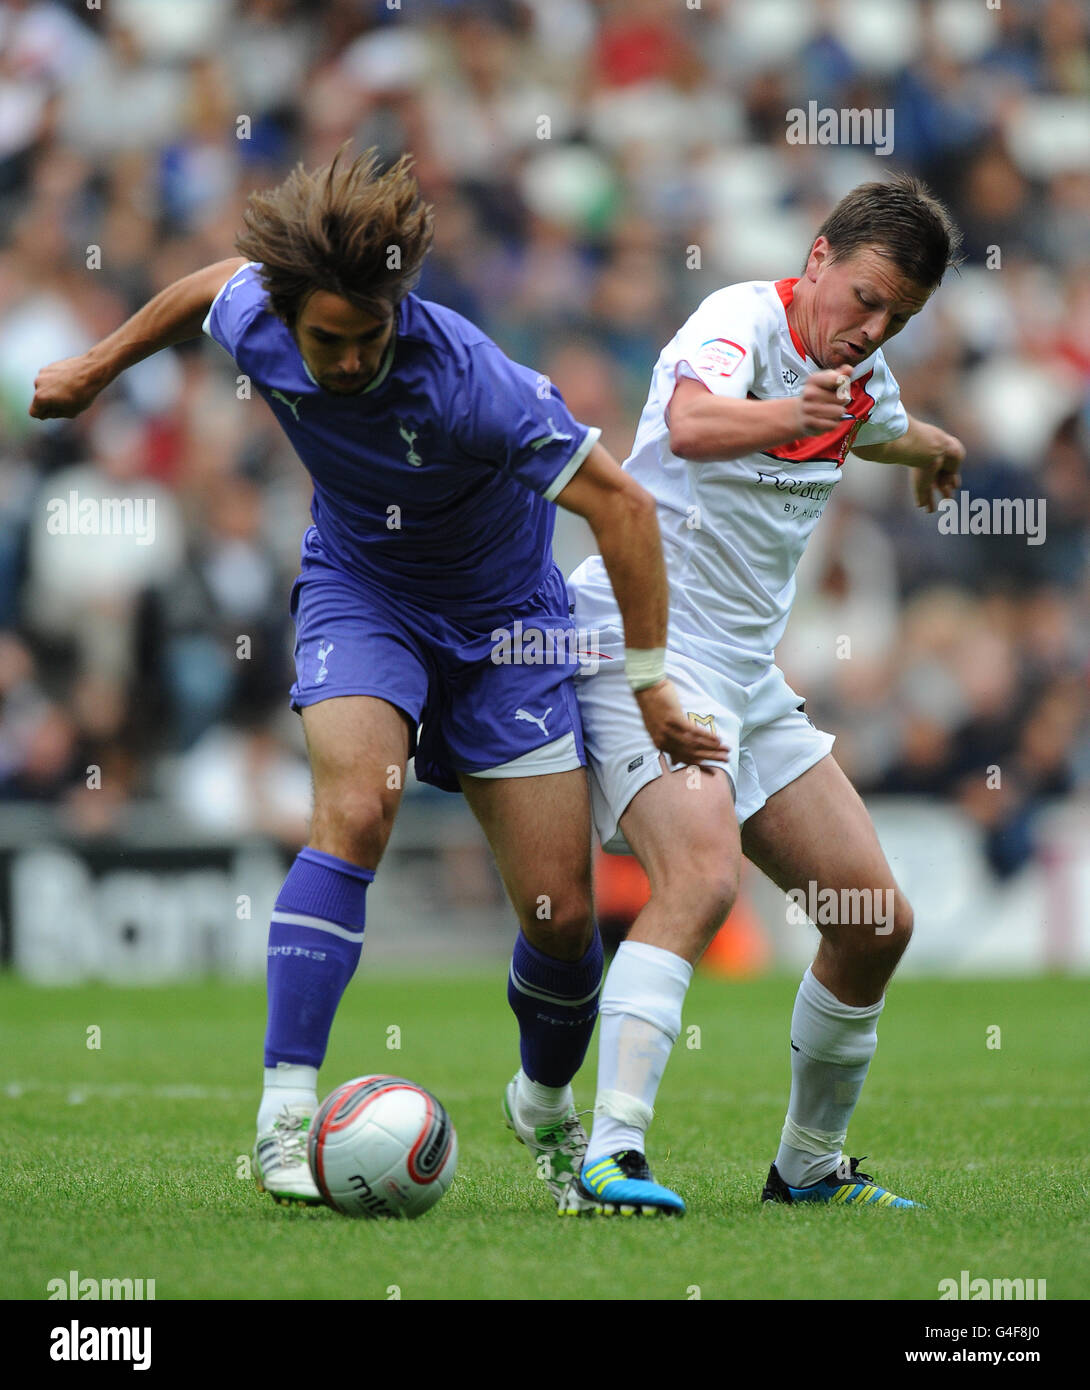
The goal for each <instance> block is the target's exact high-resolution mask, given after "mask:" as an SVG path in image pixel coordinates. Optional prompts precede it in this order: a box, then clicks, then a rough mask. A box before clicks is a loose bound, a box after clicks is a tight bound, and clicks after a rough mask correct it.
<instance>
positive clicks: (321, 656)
mask: <svg viewBox="0 0 1090 1390" xmlns="http://www.w3.org/2000/svg"><path fill="white" fill-rule="evenodd" d="M332 650H333V643H332V642H319V643H318V674H317V675H316V676H315V677H314V684H315V685H321V684H322V682H323V681H324V680H325V678H326V676H328V675H329V671H328V670H327V669H326V658H327V657H328V656H329V653H330V652H331V651H332Z"/></svg>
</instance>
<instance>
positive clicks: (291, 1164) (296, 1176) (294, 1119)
mask: <svg viewBox="0 0 1090 1390" xmlns="http://www.w3.org/2000/svg"><path fill="white" fill-rule="evenodd" d="M313 1116H314V1112H313V1110H312V1109H310V1108H309V1107H308V1106H305V1105H285V1106H284V1108H283V1110H281V1111H280V1113H279V1114H278V1115H277V1117H276V1119H275V1120H274V1121H273V1123H272V1128H271V1129H267V1130H265V1131H264V1132H263V1133H261V1134H259V1135H258V1136H257V1142H256V1143H255V1144H254V1181H255V1182H256V1183H257V1190H258V1192H267V1193H268V1194H269V1196H270V1197H271V1198H272V1199H273V1201H274V1202H289V1203H290V1202H301V1203H303V1204H304V1205H305V1206H321V1205H322V1204H323V1203H324V1200H325V1199H324V1198H323V1197H322V1194H321V1193H320V1192H319V1191H318V1186H317V1184H316V1183H315V1181H314V1178H313V1177H312V1176H311V1172H310V1164H309V1163H308V1162H307V1130H308V1129H309V1128H310V1122H311V1120H312V1119H313Z"/></svg>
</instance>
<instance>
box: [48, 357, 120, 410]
mask: <svg viewBox="0 0 1090 1390" xmlns="http://www.w3.org/2000/svg"><path fill="white" fill-rule="evenodd" d="M107 384H108V378H106V379H104V377H103V373H102V371H101V369H100V368H98V367H96V365H95V364H94V363H93V362H91V361H90V360H89V359H88V357H87V355H86V354H84V356H82V357H65V358H62V360H61V361H60V362H51V363H50V364H49V366H48V367H43V368H42V370H41V371H40V372H39V373H38V375H37V376H36V377H35V378H34V399H33V400H32V401H31V403H30V414H31V415H33V417H34V418H35V419H36V420H55V419H62V420H70V419H72V418H73V416H76V415H79V414H80V412H81V411H84V410H86V409H87V407H88V406H89V405H90V404H91V402H92V401H93V400H94V399H95V397H96V396H97V395H98V393H99V392H100V391H101V390H102V388H103V387H104V386H106V385H107Z"/></svg>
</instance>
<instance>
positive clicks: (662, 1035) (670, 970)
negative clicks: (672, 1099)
mask: <svg viewBox="0 0 1090 1390" xmlns="http://www.w3.org/2000/svg"><path fill="white" fill-rule="evenodd" d="M692 977H693V967H692V966H691V965H690V964H689V962H688V961H687V960H683V959H682V958H681V956H677V955H675V954H674V953H673V951H664V950H663V949H662V948H661V947H659V946H648V945H646V944H645V943H644V942H642V941H624V942H622V943H621V945H620V946H619V947H618V949H617V954H616V956H614V958H613V964H612V965H611V966H610V967H609V972H608V974H607V975H606V978H605V983H604V984H603V986H602V1001H601V1004H600V1006H599V1015H600V1019H601V1023H600V1032H599V1036H598V1096H597V1100H596V1101H595V1106H594V1128H593V1130H592V1132H591V1137H590V1146H589V1148H588V1149H587V1157H586V1160H585V1162H584V1167H586V1166H587V1164H589V1163H592V1162H597V1161H598V1159H601V1158H606V1157H607V1156H609V1155H610V1154H615V1153H620V1152H621V1151H622V1150H623V1149H637V1150H638V1151H639V1152H640V1153H643V1152H645V1147H644V1146H645V1137H644V1136H645V1135H646V1133H647V1127H648V1125H649V1124H650V1123H651V1119H652V1117H653V1115H654V1113H655V1111H654V1104H655V1096H656V1095H657V1094H658V1089H659V1083H660V1082H661V1081H662V1074H663V1072H664V1071H665V1070H666V1063H667V1061H668V1060H669V1057H670V1049H671V1048H672V1047H673V1045H674V1043H675V1042H676V1041H677V1036H678V1034H679V1033H680V1032H681V1006H682V1004H683V1003H684V1001H685V992H686V990H688V988H689V981H690V980H691V979H692Z"/></svg>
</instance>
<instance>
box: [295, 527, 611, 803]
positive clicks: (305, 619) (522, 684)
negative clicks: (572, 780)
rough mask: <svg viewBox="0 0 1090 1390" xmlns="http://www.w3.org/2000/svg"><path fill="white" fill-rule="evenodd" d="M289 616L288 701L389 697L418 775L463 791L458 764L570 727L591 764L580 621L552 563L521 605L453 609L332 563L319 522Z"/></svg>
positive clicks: (497, 757) (479, 762)
mask: <svg viewBox="0 0 1090 1390" xmlns="http://www.w3.org/2000/svg"><path fill="white" fill-rule="evenodd" d="M291 614H292V617H293V618H294V620H295V631H296V641H295V673H296V678H295V684H294V685H293V686H292V688H291V700H292V708H293V709H295V710H300V709H302V708H303V707H304V706H306V705H315V704H318V703H319V701H321V700H331V699H336V698H337V697H339V696H344V695H372V696H375V697H376V698H378V699H380V700H386V701H388V702H389V703H390V704H391V705H394V706H396V708H397V709H399V710H401V711H403V712H404V714H405V715H406V716H407V718H408V720H409V723H410V725H411V726H412V729H413V731H414V733H413V737H412V738H411V741H410V750H409V751H410V756H415V759H416V775H417V778H418V779H419V780H420V781H421V782H429V783H431V784H432V785H433V786H436V787H441V788H442V789H443V790H444V791H458V790H459V786H458V779H457V773H458V772H468V773H482V772H486V771H488V770H489V769H492V768H497V767H501V766H502V765H503V764H506V763H509V762H511V761H512V760H513V759H515V758H521V757H524V756H525V755H527V754H530V753H533V752H534V750H536V749H540V748H543V747H545V746H546V745H549V744H553V743H556V742H557V741H558V740H560V739H564V738H566V737H567V736H569V735H571V736H573V737H574V749H575V752H576V754H577V756H578V761H579V764H580V765H581V766H582V765H585V762H586V757H585V754H584V752H583V731H582V726H581V724H580V719H579V705H578V702H577V700H576V697H575V691H574V687H573V677H574V675H575V673H576V672H577V671H578V670H579V660H578V656H577V654H576V650H575V641H574V637H575V625H574V624H573V622H572V620H571V618H570V617H569V616H568V595H567V589H566V586H565V584H564V578H563V575H562V574H561V573H560V570H559V569H558V568H557V567H556V565H553V566H552V568H551V570H550V571H549V573H548V574H547V575H546V577H545V579H544V581H543V582H542V584H541V586H540V588H539V589H538V590H537V592H536V593H535V594H533V595H532V596H531V597H530V598H529V599H527V600H526V601H525V602H523V603H520V604H518V605H517V606H516V607H514V608H511V609H506V610H498V611H493V612H489V613H488V614H487V615H481V614H479V613H474V614H473V616H472V617H456V616H453V615H450V614H441V613H436V612H434V611H430V610H429V609H427V608H425V607H421V606H419V605H417V604H415V603H413V602H412V601H411V600H410V599H409V598H407V597H406V596H405V595H403V594H395V593H393V592H390V591H388V590H384V589H382V588H380V587H379V586H377V585H372V584H368V583H366V582H365V581H363V580H361V579H359V578H358V577H357V576H355V575H349V574H348V573H346V571H345V570H343V569H342V568H340V567H339V566H336V565H333V564H331V563H330V562H329V561H328V560H327V559H326V558H325V557H324V556H323V555H322V553H321V549H320V542H319V541H318V540H317V538H316V536H315V533H314V528H313V527H312V528H311V529H310V530H309V531H308V532H307V534H306V536H305V537H304V541H303V562H302V569H301V571H300V574H299V577H298V579H296V581H295V585H294V587H293V588H292V592H291ZM418 726H419V733H418V734H417V732H416V731H417V728H418Z"/></svg>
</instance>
